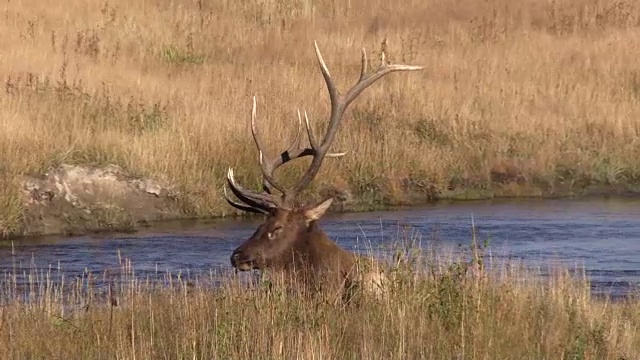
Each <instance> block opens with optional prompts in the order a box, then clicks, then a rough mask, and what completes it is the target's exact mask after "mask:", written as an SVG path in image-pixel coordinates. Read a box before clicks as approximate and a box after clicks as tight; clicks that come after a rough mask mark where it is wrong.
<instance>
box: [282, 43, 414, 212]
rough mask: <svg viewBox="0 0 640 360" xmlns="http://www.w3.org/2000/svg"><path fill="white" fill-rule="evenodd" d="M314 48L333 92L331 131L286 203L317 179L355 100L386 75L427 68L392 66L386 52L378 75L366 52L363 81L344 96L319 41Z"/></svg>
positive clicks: (328, 129) (285, 198) (330, 97)
mask: <svg viewBox="0 0 640 360" xmlns="http://www.w3.org/2000/svg"><path fill="white" fill-rule="evenodd" d="M314 46H315V50H316V58H317V59H318V64H319V65H320V71H321V72H322V77H323V78H324V80H325V83H326V85H327V91H328V92H329V100H330V101H331V115H330V118H329V125H328V127H327V132H326V134H325V136H324V139H323V140H322V142H321V143H320V144H319V146H317V147H316V148H314V152H315V154H314V155H313V160H312V161H311V165H310V166H309V168H308V169H307V171H306V173H305V174H304V175H303V176H302V178H301V179H300V181H299V182H298V183H297V184H296V186H295V187H294V188H293V189H292V190H291V191H289V192H287V193H285V197H284V201H285V202H287V201H290V200H292V199H293V198H294V197H295V196H296V195H297V194H298V193H300V191H302V190H303V189H304V188H306V187H307V186H308V185H309V183H310V182H311V180H313V178H314V177H315V176H316V174H317V173H318V170H320V166H321V165H322V161H323V160H324V158H325V156H326V155H327V151H328V150H329V147H330V146H331V143H332V142H333V139H334V137H335V135H336V133H337V131H338V127H339V125H340V121H341V120H342V116H343V115H344V112H345V110H346V109H347V107H348V106H349V105H350V104H351V102H353V100H355V99H356V97H358V95H360V93H362V91H363V90H364V89H366V88H367V87H369V86H371V85H372V84H373V83H374V82H376V81H378V80H379V79H380V78H382V77H383V76H385V75H387V74H390V73H392V72H395V71H415V70H421V69H423V68H424V67H423V66H414V65H400V64H393V65H389V64H387V63H386V57H385V55H384V51H383V55H382V56H383V58H382V64H381V65H380V67H378V69H376V70H375V71H374V72H372V73H369V72H368V69H367V67H368V60H367V54H366V51H364V49H363V51H362V61H361V63H362V69H361V70H360V79H358V82H357V83H356V84H355V85H353V86H352V87H351V89H349V91H347V93H346V94H344V95H340V93H339V92H338V89H337V87H336V85H335V83H334V81H333V79H332V77H331V74H330V73H329V68H328V67H327V64H326V63H325V61H324V58H323V57H322V53H321V52H320V49H319V48H318V42H316V41H314Z"/></svg>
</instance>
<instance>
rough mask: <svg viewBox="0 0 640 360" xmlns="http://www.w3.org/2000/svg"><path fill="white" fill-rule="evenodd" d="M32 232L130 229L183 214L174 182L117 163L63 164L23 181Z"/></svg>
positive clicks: (27, 218)
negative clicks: (133, 173) (131, 171)
mask: <svg viewBox="0 0 640 360" xmlns="http://www.w3.org/2000/svg"><path fill="white" fill-rule="evenodd" d="M23 191H24V196H25V208H26V219H25V220H26V224H25V229H28V232H27V231H25V233H28V234H29V235H37V234H59V233H72V234H77V233H84V232H87V231H98V230H127V229H129V230H130V229H132V228H134V227H135V226H136V224H139V223H143V222H148V221H154V220H160V219H165V218H179V217H180V213H179V211H178V210H177V206H175V200H176V198H177V197H178V196H179V193H178V192H177V191H176V189H175V187H174V186H171V185H168V184H165V183H163V182H161V181H158V180H155V179H149V178H139V177H133V176H130V175H128V174H127V173H126V172H125V171H123V170H122V168H120V167H119V166H117V165H108V166H105V167H100V168H99V167H85V166H77V165H69V164H62V165H60V166H59V167H57V168H53V169H50V170H49V171H48V172H47V173H45V174H43V175H37V176H29V177H27V178H26V179H25V180H24V183H23Z"/></svg>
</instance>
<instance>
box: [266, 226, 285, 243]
mask: <svg viewBox="0 0 640 360" xmlns="http://www.w3.org/2000/svg"><path fill="white" fill-rule="evenodd" d="M281 228H282V227H281V226H278V227H277V228H275V229H273V230H272V231H269V232H268V233H267V237H268V238H269V240H273V239H275V238H276V235H278V234H279V233H280V229H281Z"/></svg>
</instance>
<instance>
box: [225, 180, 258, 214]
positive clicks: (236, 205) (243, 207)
mask: <svg viewBox="0 0 640 360" xmlns="http://www.w3.org/2000/svg"><path fill="white" fill-rule="evenodd" d="M222 190H223V191H224V199H225V200H227V202H228V203H229V205H231V206H233V207H234V208H236V209H238V210H242V211H246V212H251V213H256V214H266V213H267V212H268V211H267V210H265V209H262V208H259V207H254V206H249V205H244V204H240V203H238V202H235V201H233V200H231V198H229V195H228V194H227V187H226V186H224V187H223V188H222Z"/></svg>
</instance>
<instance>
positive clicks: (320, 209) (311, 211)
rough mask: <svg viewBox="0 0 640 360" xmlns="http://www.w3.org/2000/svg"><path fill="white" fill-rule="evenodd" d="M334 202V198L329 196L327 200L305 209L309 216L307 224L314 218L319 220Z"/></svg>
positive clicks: (306, 215)
mask: <svg viewBox="0 0 640 360" xmlns="http://www.w3.org/2000/svg"><path fill="white" fill-rule="evenodd" d="M332 202H333V198H328V199H327V200H325V201H323V202H321V203H320V205H316V206H314V207H312V208H307V209H305V210H304V216H305V217H306V218H307V224H309V223H310V222H312V221H314V220H318V219H320V218H321V217H322V215H324V213H325V212H327V209H329V206H331V203H332Z"/></svg>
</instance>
